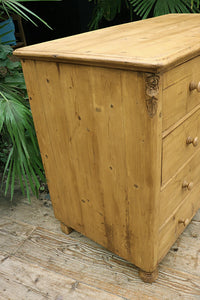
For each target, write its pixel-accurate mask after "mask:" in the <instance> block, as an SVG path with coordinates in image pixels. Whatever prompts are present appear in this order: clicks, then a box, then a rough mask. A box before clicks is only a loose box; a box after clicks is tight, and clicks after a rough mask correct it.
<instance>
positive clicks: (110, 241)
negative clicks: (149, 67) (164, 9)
mask: <svg viewBox="0 0 200 300" xmlns="http://www.w3.org/2000/svg"><path fill="white" fill-rule="evenodd" d="M23 70H24V74H25V79H26V83H27V88H28V93H29V97H30V103H31V108H32V112H33V117H34V122H35V127H36V131H37V135H38V140H39V145H40V149H41V154H42V158H43V162H44V166H45V171H46V175H47V178H48V184H49V189H50V194H51V198H52V202H53V206H54V211H55V215H56V217H57V218H58V219H59V220H60V221H62V222H63V223H65V224H67V225H68V226H70V227H72V228H74V229H75V230H77V231H79V232H81V233H83V234H84V235H86V236H88V237H89V238H91V239H93V240H94V241H96V242H98V243H99V244H101V245H103V246H105V247H106V248H107V249H109V250H111V251H113V252H114V253H116V254H118V255H120V256H121V257H123V258H125V259H127V260H129V261H131V262H133V263H134V264H136V265H137V266H139V267H140V268H143V269H144V270H147V271H151V270H153V269H154V268H155V265H156V263H157V233H158V232H157V229H158V226H157V223H158V211H159V207H158V197H159V191H160V169H161V153H160V151H161V144H160V141H161V118H160V111H161V104H160V101H158V103H156V109H155V111H153V115H151V113H150V112H148V111H147V102H146V101H145V98H146V94H145V93H146V88H145V78H146V77H145V76H146V75H144V74H142V73H136V72H130V71H121V70H112V69H105V68H97V67H96V68H95V67H88V66H78V65H67V64H61V63H60V64H57V63H50V62H48V63H47V62H42V61H40V62H39V61H38V62H34V61H31V60H30V61H29V60H27V61H25V62H23ZM156 101H157V100H156Z"/></svg>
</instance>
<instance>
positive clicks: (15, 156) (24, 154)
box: [0, 84, 44, 199]
mask: <svg viewBox="0 0 200 300" xmlns="http://www.w3.org/2000/svg"><path fill="white" fill-rule="evenodd" d="M0 120H1V121H0V129H1V130H2V128H3V127H4V130H6V131H7V133H8V136H9V139H10V151H9V155H8V158H7V162H6V165H5V168H4V173H3V181H4V179H6V186H5V194H7V191H8V187H9V186H10V187H11V199H12V198H13V192H14V185H15V181H16V179H19V181H20V183H21V184H22V186H25V189H26V193H27V197H28V198H29V199H30V192H29V185H30V188H31V190H32V192H33V193H34V194H37V191H38V189H39V186H40V183H39V180H38V177H37V175H38V173H39V175H40V177H42V179H44V176H43V174H42V171H41V170H42V169H43V167H42V162H41V158H40V154H39V148H38V144H37V139H36V135H35V130H34V126H33V120H32V115H31V111H30V109H29V108H28V107H27V106H25V105H24V104H23V101H21V96H20V95H19V94H15V95H14V94H13V92H12V90H11V91H9V89H8V88H7V87H6V88H5V89H4V85H3V84H1V85H0ZM22 191H24V187H23V188H22Z"/></svg>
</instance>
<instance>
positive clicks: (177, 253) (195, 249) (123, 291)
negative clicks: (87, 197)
mask: <svg viewBox="0 0 200 300" xmlns="http://www.w3.org/2000/svg"><path fill="white" fill-rule="evenodd" d="M34 201H35V202H36V201H39V200H34ZM34 201H33V203H32V204H31V205H30V206H28V205H27V204H26V203H25V202H23V201H22V202H19V203H18V204H16V205H15V206H12V207H10V204H8V202H5V201H0V299H5V300H7V299H12V300H13V299H17V300H23V299H24V300H31V299H36V300H40V299H55V300H71V299H77V300H79V299H96V300H102V299H106V300H107V299H108V300H109V299H111V300H114V299H115V300H122V299H133V300H135V299H137V300H138V299H142V300H146V299H154V300H155V299H162V300H163V299H173V300H174V299H181V300H183V299H185V300H189V299H200V261H199V260H200V212H198V213H197V215H196V216H195V218H194V219H193V221H192V222H191V224H190V225H189V226H188V227H187V229H186V230H185V232H184V233H183V234H182V235H181V237H180V238H179V239H178V241H177V242H176V244H175V245H174V246H173V247H172V248H171V250H170V252H169V253H168V255H167V256H166V257H165V259H164V260H163V262H162V263H161V265H160V268H159V270H160V274H159V279H158V280H157V281H156V282H155V283H153V284H145V283H143V282H142V281H141V280H140V279H139V277H138V270H137V268H136V267H135V266H133V265H131V264H130V263H128V262H126V261H124V260H123V259H120V258H119V257H118V256H116V255H113V254H112V253H110V252H109V251H106V250H105V249H103V248H102V247H101V246H99V245H97V244H95V243H93V242H92V241H90V240H89V239H87V238H85V237H83V236H82V235H81V234H79V233H76V232H73V233H72V234H71V235H70V236H66V235H64V234H63V233H61V231H60V229H59V222H57V221H56V220H55V219H54V217H53V212H52V207H51V206H50V207H46V206H44V205H43V203H41V202H40V203H39V205H38V204H37V205H35V204H34Z"/></svg>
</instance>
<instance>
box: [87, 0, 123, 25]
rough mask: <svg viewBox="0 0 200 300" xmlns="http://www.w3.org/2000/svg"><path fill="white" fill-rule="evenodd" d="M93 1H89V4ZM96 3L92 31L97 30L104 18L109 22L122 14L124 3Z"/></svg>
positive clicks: (119, 0)
mask: <svg viewBox="0 0 200 300" xmlns="http://www.w3.org/2000/svg"><path fill="white" fill-rule="evenodd" d="M92 1H93V0H89V2H92ZM94 2H95V4H96V6H95V9H94V11H93V16H92V20H91V22H90V25H89V27H90V29H97V28H98V26H99V22H100V21H101V20H102V18H105V19H106V20H107V21H112V20H113V19H114V18H115V16H116V14H117V13H120V11H121V6H122V3H123V1H122V0H115V1H113V0H96V1H94Z"/></svg>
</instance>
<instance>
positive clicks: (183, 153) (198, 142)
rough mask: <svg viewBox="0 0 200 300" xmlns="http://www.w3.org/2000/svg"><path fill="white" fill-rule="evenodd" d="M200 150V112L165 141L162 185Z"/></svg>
mask: <svg viewBox="0 0 200 300" xmlns="http://www.w3.org/2000/svg"><path fill="white" fill-rule="evenodd" d="M199 148H200V110H198V111H197V112H196V113H194V114H193V115H192V116H191V117H190V118H188V119H187V120H186V121H184V122H183V123H182V124H181V125H179V126H178V127H177V128H176V129H174V130H173V131H172V132H171V133H170V134H169V135H167V136H166V137H165V138H164V139H163V157H162V184H165V183H166V182H167V181H168V180H169V179H170V178H171V177H172V176H173V175H175V173H176V172H177V171H178V170H179V168H181V167H182V166H183V165H184V164H185V163H186V162H187V160H189V159H190V158H191V157H192V156H193V155H194V154H195V153H196V152H197V151H198V149H199Z"/></svg>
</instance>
